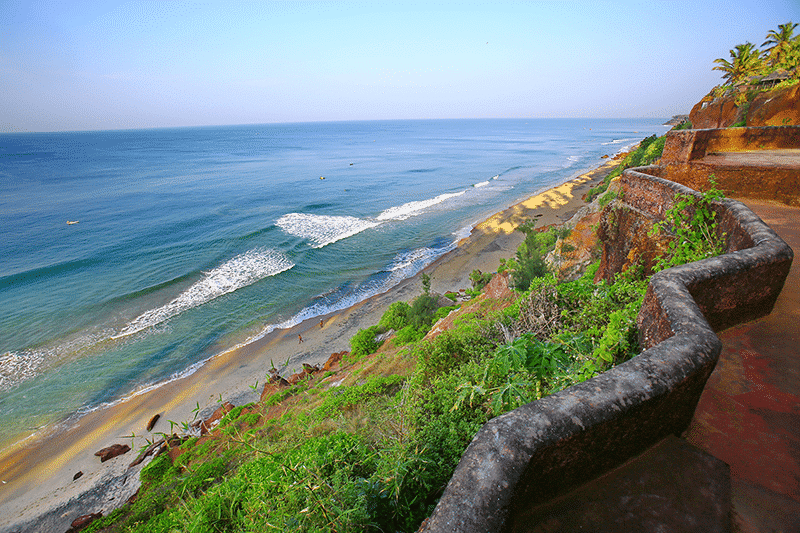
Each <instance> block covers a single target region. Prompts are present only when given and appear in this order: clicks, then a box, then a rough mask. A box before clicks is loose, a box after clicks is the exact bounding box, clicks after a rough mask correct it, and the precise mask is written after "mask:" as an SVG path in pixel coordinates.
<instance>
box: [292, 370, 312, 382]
mask: <svg viewBox="0 0 800 533" xmlns="http://www.w3.org/2000/svg"><path fill="white" fill-rule="evenodd" d="M310 375H311V374H307V373H306V372H305V371H301V372H297V373H296V374H292V375H291V376H289V379H287V381H288V382H289V385H297V384H298V383H300V382H301V381H303V380H304V379H306V378H308V377H309V376H310Z"/></svg>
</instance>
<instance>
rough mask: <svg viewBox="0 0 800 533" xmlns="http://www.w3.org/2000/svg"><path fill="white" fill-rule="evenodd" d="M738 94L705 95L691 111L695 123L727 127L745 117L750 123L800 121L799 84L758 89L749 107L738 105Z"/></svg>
mask: <svg viewBox="0 0 800 533" xmlns="http://www.w3.org/2000/svg"><path fill="white" fill-rule="evenodd" d="M738 94H739V93H738V92H732V93H731V94H727V95H725V96H721V97H719V98H713V99H712V98H711V97H710V96H707V97H706V98H703V99H702V100H701V101H700V102H698V103H697V104H696V105H695V106H694V107H693V108H692V112H691V114H690V115H689V117H690V121H691V123H692V127H693V128H694V129H707V128H728V127H730V126H731V125H733V124H736V123H739V122H742V121H746V125H747V127H757V126H788V125H798V124H800V85H795V86H793V87H784V88H782V89H773V90H771V91H764V92H761V93H758V94H757V95H756V96H755V97H754V98H753V100H752V101H751V102H750V106H749V107H748V106H746V105H743V106H742V107H737V106H736V103H735V100H736V97H737V96H738Z"/></svg>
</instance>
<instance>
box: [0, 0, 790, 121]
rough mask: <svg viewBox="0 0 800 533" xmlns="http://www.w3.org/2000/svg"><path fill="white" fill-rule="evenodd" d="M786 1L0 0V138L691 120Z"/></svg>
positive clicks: (786, 12)
mask: <svg viewBox="0 0 800 533" xmlns="http://www.w3.org/2000/svg"><path fill="white" fill-rule="evenodd" d="M790 20H793V21H796V22H800V0H751V1H743V0H725V1H718V0H702V1H696V2H695V1H684V0H648V1H646V2H639V1H613V0H608V1H605V0H593V1H588V2H587V1H582V0H569V1H560V0H550V1H537V2H465V1H462V2H437V1H435V0H428V1H426V2H420V3H413V2H403V1H399V2H398V1H396V2H380V1H369V2H334V1H330V2H294V1H288V0H287V1H271V2H255V1H253V2H239V1H235V0H234V1H225V2H216V1H206V2H193V1H172V2H170V1H135V2H117V1H111V0H102V1H80V0H72V1H69V0H66V1H55V0H0V132H40V131H77V130H107V129H137V128H154V127H181V126H204V125H222V124H226V125H227V124H262V123H276V122H315V121H345V120H385V119H440V118H554V117H555V118H572V117H574V118H613V117H620V118H634V117H659V118H660V117H671V116H672V115H676V114H688V112H689V111H690V110H691V107H692V106H693V105H694V104H695V103H696V102H697V101H699V100H700V99H701V98H702V97H703V96H704V95H705V94H706V93H708V91H709V90H710V89H711V88H713V87H714V86H715V85H717V84H719V83H721V82H722V79H721V76H720V74H721V73H720V72H719V71H714V70H712V67H713V66H714V63H713V61H714V59H716V58H720V57H721V58H726V59H728V58H729V50H730V49H731V48H733V47H734V46H735V45H737V44H740V43H744V42H747V41H749V42H753V43H754V44H756V45H761V43H763V42H764V40H765V37H766V34H767V32H768V31H769V30H773V29H777V27H778V24H783V23H786V22H788V21H790Z"/></svg>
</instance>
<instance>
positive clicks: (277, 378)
mask: <svg viewBox="0 0 800 533" xmlns="http://www.w3.org/2000/svg"><path fill="white" fill-rule="evenodd" d="M268 383H270V384H273V385H278V386H280V387H288V386H289V382H288V381H286V380H285V379H284V378H283V376H281V375H280V374H279V373H278V369H277V368H275V367H272V368H270V369H269V382H268ZM262 395H263V393H262Z"/></svg>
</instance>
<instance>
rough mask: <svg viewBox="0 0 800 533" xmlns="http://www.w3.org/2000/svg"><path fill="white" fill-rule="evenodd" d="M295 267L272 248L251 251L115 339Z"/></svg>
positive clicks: (140, 318) (147, 313) (144, 315)
mask: <svg viewBox="0 0 800 533" xmlns="http://www.w3.org/2000/svg"><path fill="white" fill-rule="evenodd" d="M293 266H294V263H292V262H291V261H290V260H289V259H288V258H287V257H286V256H285V255H283V254H282V253H280V252H277V251H275V250H272V249H269V248H265V249H264V248H259V249H255V250H250V251H249V252H246V253H244V254H241V255H237V256H236V257H234V258H233V259H231V260H230V261H227V262H225V263H223V264H222V265H220V266H218V267H217V268H215V269H213V270H211V271H209V272H206V273H205V274H204V276H203V278H202V279H201V280H200V281H198V282H196V283H194V284H193V285H191V286H190V287H189V288H188V289H186V290H185V291H183V292H182V293H181V294H180V295H178V297H177V298H175V299H174V300H172V301H171V302H169V303H168V304H166V305H162V306H161V307H158V308H155V309H150V310H148V311H145V312H144V313H142V314H141V315H139V316H138V317H136V318H135V319H134V320H133V321H131V323H130V324H128V325H127V326H126V327H125V328H123V329H122V331H120V332H119V333H118V334H116V335H113V336H112V337H111V338H112V339H119V338H121V337H126V336H128V335H132V334H134V333H138V332H140V331H143V330H145V329H147V328H150V327H152V326H155V325H156V324H160V323H161V322H164V321H165V320H167V319H169V318H171V317H173V316H175V315H178V314H180V313H182V312H184V311H186V310H188V309H192V308H194V307H197V306H199V305H203V304H204V303H206V302H209V301H211V300H213V299H214V298H218V297H220V296H222V295H223V294H228V293H230V292H233V291H235V290H237V289H241V288H242V287H246V286H248V285H252V284H253V283H255V282H256V281H258V280H260V279H263V278H266V277H269V276H274V275H276V274H280V273H281V272H284V271H286V270H289V269H290V268H292V267H293Z"/></svg>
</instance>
